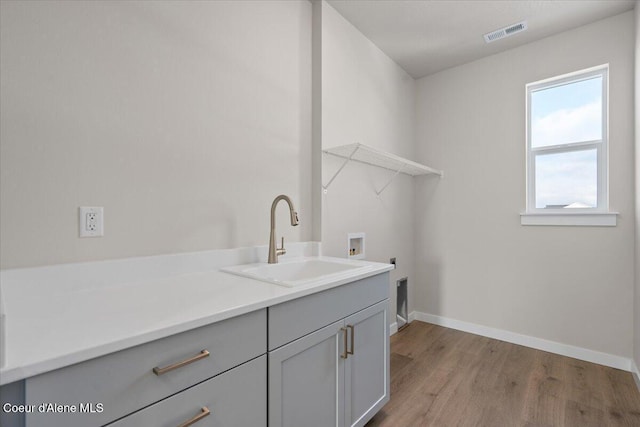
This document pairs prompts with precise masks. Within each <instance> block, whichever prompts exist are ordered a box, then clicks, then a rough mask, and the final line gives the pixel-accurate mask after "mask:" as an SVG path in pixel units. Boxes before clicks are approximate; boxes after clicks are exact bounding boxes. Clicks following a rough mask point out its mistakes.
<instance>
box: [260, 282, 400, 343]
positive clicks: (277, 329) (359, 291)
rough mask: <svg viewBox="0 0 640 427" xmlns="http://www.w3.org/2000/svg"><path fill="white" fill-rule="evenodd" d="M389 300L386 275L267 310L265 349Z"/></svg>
mask: <svg viewBox="0 0 640 427" xmlns="http://www.w3.org/2000/svg"><path fill="white" fill-rule="evenodd" d="M386 298H389V273H382V274H378V275H376V276H372V277H367V278H366V279H362V280H357V281H355V282H352V283H348V284H346V285H343V286H338V287H336V288H333V289H329V290H326V291H323V292H318V293H317V294H313V295H309V296H306V297H303V298H299V299H296V300H292V301H287V302H284V303H282V304H278V305H274V306H273V307H269V350H273V349H275V348H278V347H280V346H282V345H284V344H287V343H289V342H291V341H293V340H295V339H297V338H300V337H302V336H304V335H306V334H309V333H311V332H313V331H317V330H318V329H320V328H322V327H324V326H326V325H329V324H331V323H333V322H335V321H337V320H340V319H342V318H344V317H347V316H348V315H350V314H352V313H355V312H356V311H359V310H362V309H364V308H366V307H369V306H371V305H373V304H375V303H377V302H380V301H382V300H384V299H386Z"/></svg>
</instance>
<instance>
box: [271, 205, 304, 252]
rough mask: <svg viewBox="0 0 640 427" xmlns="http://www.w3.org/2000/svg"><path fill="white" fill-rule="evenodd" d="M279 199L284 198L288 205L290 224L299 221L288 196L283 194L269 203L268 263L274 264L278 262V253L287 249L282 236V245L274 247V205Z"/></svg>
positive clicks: (296, 223) (294, 224)
mask: <svg viewBox="0 0 640 427" xmlns="http://www.w3.org/2000/svg"><path fill="white" fill-rule="evenodd" d="M280 200H284V201H285V202H287V204H288V205H289V214H290V215H291V225H292V226H294V227H295V226H296V225H298V223H299V220H298V212H296V211H295V208H294V207H293V203H292V202H291V199H290V198H289V197H288V196H285V195H284V194H281V195H279V196H278V197H276V198H275V200H274V201H273V203H272V204H271V234H269V264H276V263H277V262H278V255H284V254H286V253H287V251H286V250H285V249H284V237H283V238H282V247H281V248H278V247H276V219H275V213H276V205H277V204H278V202H279V201H280Z"/></svg>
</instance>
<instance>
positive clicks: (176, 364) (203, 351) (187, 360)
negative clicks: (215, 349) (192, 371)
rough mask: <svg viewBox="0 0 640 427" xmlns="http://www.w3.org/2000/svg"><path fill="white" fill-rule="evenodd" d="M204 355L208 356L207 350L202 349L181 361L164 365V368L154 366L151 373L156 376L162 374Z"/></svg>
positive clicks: (202, 357) (195, 360)
mask: <svg viewBox="0 0 640 427" xmlns="http://www.w3.org/2000/svg"><path fill="white" fill-rule="evenodd" d="M205 357H209V352H208V351H207V350H202V351H201V352H200V353H198V354H197V355H195V356H193V357H190V358H188V359H185V360H183V361H182V362H178V363H174V364H173V365H169V366H165V367H164V368H159V367H157V366H156V367H155V368H153V373H154V374H156V375H157V376H160V375H162V374H166V373H167V372H169V371H173V370H174V369H178V368H182V367H183V366H186V365H188V364H190V363H193V362H197V361H198V360H200V359H204V358H205Z"/></svg>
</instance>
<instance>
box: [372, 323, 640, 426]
mask: <svg viewBox="0 0 640 427" xmlns="http://www.w3.org/2000/svg"><path fill="white" fill-rule="evenodd" d="M375 426H381V427H418V426H436V427H437V426H445V427H448V426H469V427H484V426H487V427H510V426H518V427H520V426H522V427H565V426H566V427H588V426H598V427H606V426H627V427H640V392H639V391H638V389H637V387H636V385H635V383H634V381H633V378H632V377H631V374H630V373H628V372H624V371H620V370H617V369H613V368H608V367H604V366H601V365H596V364H593V363H589V362H583V361H580V360H576V359H571V358H568V357H563V356H559V355H555V354H551V353H546V352H543V351H540V350H535V349H531V348H527V347H523V346H518V345H515V344H510V343H506V342H503V341H498V340H493V339H490V338H486V337H481V336H477V335H473V334H468V333H465V332H460V331H456V330H453V329H447V328H443V327H440V326H436V325H431V324H426V323H422V322H418V321H414V322H412V323H411V325H409V326H408V327H407V328H405V329H403V330H402V331H400V332H398V333H397V334H395V335H394V336H393V337H392V338H391V400H390V402H389V403H387V405H385V407H384V408H383V409H382V410H381V411H380V412H379V413H378V414H377V415H376V416H375V417H374V418H373V419H372V420H371V421H370V422H369V423H368V424H367V427H375Z"/></svg>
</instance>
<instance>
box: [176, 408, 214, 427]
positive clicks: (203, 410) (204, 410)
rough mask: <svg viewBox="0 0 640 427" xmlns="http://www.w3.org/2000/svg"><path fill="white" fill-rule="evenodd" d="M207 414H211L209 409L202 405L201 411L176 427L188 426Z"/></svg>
mask: <svg viewBox="0 0 640 427" xmlns="http://www.w3.org/2000/svg"><path fill="white" fill-rule="evenodd" d="M209 415H211V411H210V410H209V408H207V407H206V406H203V407H202V409H201V412H200V413H199V414H198V415H196V416H195V417H193V418H191V419H190V420H187V421H185V422H183V423H182V424H180V425H179V426H178V427H189V426H190V425H192V424H195V423H197V422H198V421H200V420H201V419H203V418H204V417H208V416H209Z"/></svg>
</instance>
